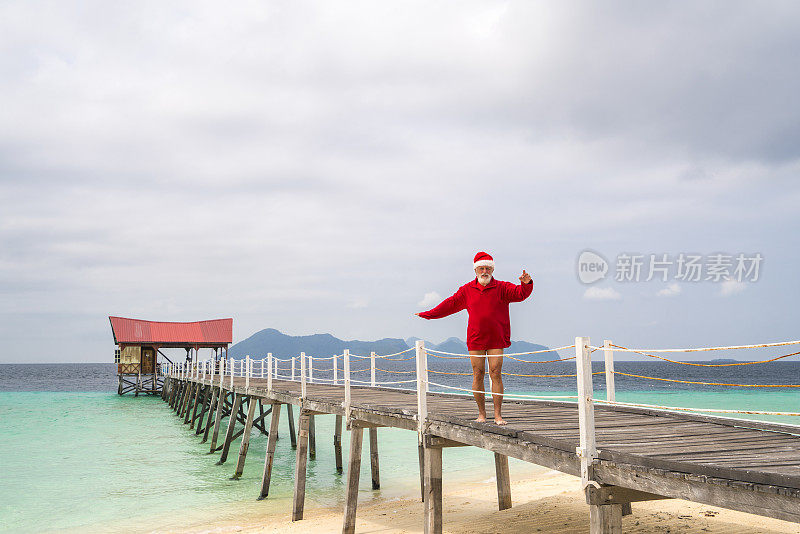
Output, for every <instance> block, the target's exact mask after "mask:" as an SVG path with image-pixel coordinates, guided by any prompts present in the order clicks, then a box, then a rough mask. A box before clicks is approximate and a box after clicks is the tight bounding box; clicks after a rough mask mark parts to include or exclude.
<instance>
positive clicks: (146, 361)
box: [108, 316, 233, 396]
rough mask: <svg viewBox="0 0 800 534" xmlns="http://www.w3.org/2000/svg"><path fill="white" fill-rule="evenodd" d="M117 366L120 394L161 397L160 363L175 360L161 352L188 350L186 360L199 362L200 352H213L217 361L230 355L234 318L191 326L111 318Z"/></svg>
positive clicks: (195, 323)
mask: <svg viewBox="0 0 800 534" xmlns="http://www.w3.org/2000/svg"><path fill="white" fill-rule="evenodd" d="M108 319H109V321H111V332H112V333H113V335H114V343H115V344H116V345H117V348H116V350H115V351H114V363H116V364H117V377H118V380H119V386H118V388H117V393H118V394H119V395H124V394H125V393H129V392H134V394H135V395H136V396H139V394H140V393H141V394H144V395H156V394H161V390H162V388H163V387H164V380H163V376H162V373H161V365H160V364H161V363H162V362H169V363H173V362H172V360H171V359H170V358H169V357H168V356H167V355H166V354H164V353H163V352H162V351H161V349H174V348H179V349H185V350H186V361H187V362H190V363H191V362H192V361H197V358H198V353H199V351H200V349H211V350H213V351H214V359H215V360H219V358H221V357H223V355H224V356H227V352H228V346H229V345H230V344H231V342H232V340H233V319H213V320H210V321H195V322H191V323H176V322H163V321H145V320H142V319H128V318H125V317H113V316H110V317H109V318H108Z"/></svg>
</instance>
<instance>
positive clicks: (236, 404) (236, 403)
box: [217, 393, 242, 465]
mask: <svg viewBox="0 0 800 534" xmlns="http://www.w3.org/2000/svg"><path fill="white" fill-rule="evenodd" d="M241 408H242V396H241V395H240V394H238V393H234V394H233V407H232V408H231V416H230V417H229V418H228V431H227V432H226V433H225V442H224V443H223V444H222V454H221V455H220V457H219V462H217V465H222V464H224V463H225V461H226V460H227V459H228V451H229V450H230V448H231V441H233V431H234V430H235V428H236V418H237V416H238V415H239V410H240V409H241Z"/></svg>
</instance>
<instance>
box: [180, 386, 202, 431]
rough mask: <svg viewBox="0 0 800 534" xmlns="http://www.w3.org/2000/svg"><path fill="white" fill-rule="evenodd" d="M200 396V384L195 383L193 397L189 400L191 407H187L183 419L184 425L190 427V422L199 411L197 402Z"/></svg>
mask: <svg viewBox="0 0 800 534" xmlns="http://www.w3.org/2000/svg"><path fill="white" fill-rule="evenodd" d="M199 396H200V384H198V383H196V382H194V391H192V396H191V397H190V398H189V406H187V407H186V414H185V416H184V418H183V424H184V425H188V424H189V422H190V421H191V420H192V417H193V416H194V413H195V412H196V411H197V400H198V397H199Z"/></svg>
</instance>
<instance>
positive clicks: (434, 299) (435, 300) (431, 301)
mask: <svg viewBox="0 0 800 534" xmlns="http://www.w3.org/2000/svg"><path fill="white" fill-rule="evenodd" d="M441 301H442V297H441V296H440V295H439V293H437V292H436V291H431V292H430V293H425V296H424V297H422V300H421V301H419V302H417V306H422V307H423V308H432V307H434V306H436V305H437V304H439V303H440V302H441Z"/></svg>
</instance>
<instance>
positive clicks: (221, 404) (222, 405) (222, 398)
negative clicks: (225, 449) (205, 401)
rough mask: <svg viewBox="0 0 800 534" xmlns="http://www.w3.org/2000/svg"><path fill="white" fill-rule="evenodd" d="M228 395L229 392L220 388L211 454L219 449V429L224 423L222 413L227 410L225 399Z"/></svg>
mask: <svg viewBox="0 0 800 534" xmlns="http://www.w3.org/2000/svg"><path fill="white" fill-rule="evenodd" d="M227 395H228V392H227V391H225V390H224V389H222V388H220V391H219V398H218V399H217V415H216V417H215V418H214V432H213V433H212V434H211V450H210V451H209V452H214V451H215V450H216V449H217V438H219V427H220V424H221V423H222V412H223V409H224V408H225V397H226V396H227Z"/></svg>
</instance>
